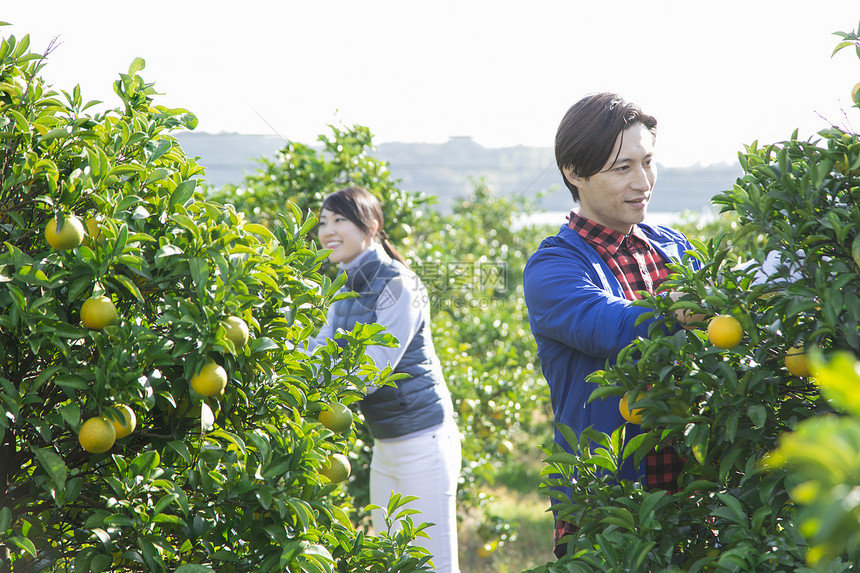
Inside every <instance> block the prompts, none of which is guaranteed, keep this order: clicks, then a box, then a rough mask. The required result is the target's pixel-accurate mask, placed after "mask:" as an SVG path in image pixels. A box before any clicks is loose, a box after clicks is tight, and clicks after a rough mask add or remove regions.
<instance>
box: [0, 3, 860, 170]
mask: <svg viewBox="0 0 860 573" xmlns="http://www.w3.org/2000/svg"><path fill="white" fill-rule="evenodd" d="M4 4H5V5H4V6H3V7H2V8H0V21H4V22H7V23H9V24H11V26H5V27H0V35H2V37H4V38H6V37H8V36H10V35H14V36H15V37H16V38H18V39H19V40H20V39H21V38H22V37H23V36H25V35H29V36H30V44H31V49H32V50H33V51H35V52H38V53H42V52H44V51H45V49H46V48H47V47H48V45H49V43H50V42H51V40H52V39H54V38H56V39H57V46H56V48H55V49H54V50H53V52H52V53H51V54H50V55H49V58H48V62H47V66H46V67H45V68H44V69H43V71H42V76H43V77H44V78H45V80H46V81H47V82H48V83H49V84H51V85H52V86H53V88H54V89H55V90H57V91H59V90H65V91H71V90H72V89H73V88H74V86H75V85H78V84H79V85H80V86H81V90H82V94H83V97H84V99H85V100H101V101H103V102H105V103H104V104H103V105H102V106H101V107H97V108H95V109H104V108H115V107H118V106H119V105H120V104H119V99H118V98H117V97H116V95H115V94H114V93H113V91H112V85H113V82H114V81H115V80H116V79H118V74H120V73H124V72H126V71H127V70H128V68H129V65H130V64H131V62H132V61H133V60H134V58H136V57H141V58H143V59H144V60H145V61H146V68H145V69H144V70H143V71H142V72H141V75H142V76H143V78H144V80H145V81H147V82H153V83H154V84H155V88H156V90H157V91H158V92H159V93H160V94H162V95H160V96H158V97H157V98H156V101H155V103H156V104H161V105H165V106H168V107H180V108H185V109H188V110H189V111H191V112H193V113H194V114H195V115H197V117H198V119H199V125H198V127H197V129H196V131H198V132H206V133H222V132H225V133H247V134H269V135H277V136H279V137H282V138H284V139H285V140H291V141H297V142H302V143H306V144H314V143H315V142H316V140H317V137H318V136H319V135H321V134H326V135H328V134H330V133H331V131H330V127H329V126H330V125H335V126H339V127H343V126H350V125H354V124H358V125H363V126H366V127H368V128H369V129H370V131H371V132H372V133H373V134H374V142H375V143H376V144H380V143H387V142H410V143H413V142H428V143H443V142H445V141H447V140H448V139H449V138H450V137H453V136H469V137H472V138H473V139H474V140H475V141H476V142H477V143H479V144H481V145H483V146H485V147H511V146H517V145H524V146H538V147H552V144H553V139H554V136H555V130H556V128H557V127H558V122H559V120H560V119H561V117H562V116H563V115H564V112H565V111H566V110H567V109H568V107H570V106H571V105H572V104H573V103H575V102H576V101H577V100H578V99H580V98H581V97H582V96H583V95H586V94H588V93H593V92H599V91H612V92H616V93H619V94H621V95H622V96H624V97H625V98H626V99H628V100H631V101H633V102H636V103H638V104H639V105H640V106H641V107H642V108H643V109H644V111H646V112H647V113H650V114H652V115H654V116H656V117H657V120H658V131H659V135H658V141H657V145H658V148H657V153H658V155H657V160H658V162H659V163H660V164H662V165H667V166H687V165H696V164H699V165H711V164H715V163H724V162H734V161H736V160H737V155H738V153H739V152H742V151H743V149H744V146H745V145H748V144H750V143H752V142H754V141H758V142H759V143H761V144H766V143H773V142H778V141H783V140H786V139H788V138H790V137H791V134H792V132H793V131H794V130H795V129H797V130H798V134H799V136H800V137H801V138H802V139H809V138H814V136H815V134H816V132H818V131H819V130H821V129H824V128H826V127H828V126H830V125H839V126H842V127H846V128H849V129H851V130H852V131H857V130H858V128H860V110H858V109H856V108H852V107H851V99H850V93H851V88H852V87H853V86H854V84H855V83H857V82H860V59H858V57H857V55H856V54H855V52H854V51H853V50H842V51H840V52H838V53H837V54H836V55H832V52H833V49H834V48H835V46H836V44H837V43H838V41H839V38H838V37H837V36H835V35H834V32H836V31H845V32H848V31H851V30H854V29H856V27H857V25H858V20H860V4H858V2H857V0H818V1H816V2H809V1H803V0H778V1H771V0H745V1H739V0H721V1H711V2H707V3H706V2H691V1H690V0H683V1H675V0H667V1H660V0H652V1H651V2H642V1H636V2H634V1H632V0H617V1H615V2H596V1H590V0H589V1H581V0H566V1H562V0H546V1H542V0H528V1H526V0H519V1H509V0H493V1H486V0H457V1H450V0H436V1H434V2H416V1H409V0H396V1H395V0H384V1H382V0H380V1H377V0H364V1H360V2H356V1H354V0H351V1H340V0H339V1H331V0H302V1H294V0H280V1H263V0H244V1H243V2H229V3H227V2H224V3H221V2H212V1H211V0H206V1H198V0H170V1H165V0H148V1H147V2H133V3H132V2H118V1H116V0H81V1H80V2H75V3H69V2H68V0H63V1H59V0H39V1H38V2H36V1H27V2H11V1H9V2H4Z"/></svg>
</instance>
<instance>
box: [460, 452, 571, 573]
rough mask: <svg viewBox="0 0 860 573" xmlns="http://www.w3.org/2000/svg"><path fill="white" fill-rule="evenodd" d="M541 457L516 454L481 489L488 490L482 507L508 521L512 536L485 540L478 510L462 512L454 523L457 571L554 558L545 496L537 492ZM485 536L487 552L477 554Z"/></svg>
mask: <svg viewBox="0 0 860 573" xmlns="http://www.w3.org/2000/svg"><path fill="white" fill-rule="evenodd" d="M541 459H542V453H541V452H540V451H539V450H534V451H532V452H528V453H526V454H522V455H520V456H519V457H518V458H517V459H516V460H515V461H514V462H513V463H512V464H510V465H509V466H507V467H506V468H504V469H503V470H502V471H500V472H499V474H498V476H497V481H496V483H495V484H494V485H493V486H487V487H486V488H484V489H483V491H484V492H485V493H486V494H487V495H488V496H490V501H489V502H488V503H487V505H488V507H487V508H486V509H487V510H489V511H488V512H489V513H490V514H491V515H493V516H497V517H498V518H501V520H502V522H503V523H506V524H509V525H510V526H511V528H512V530H513V531H514V532H515V537H514V538H513V539H511V540H506V541H504V542H502V543H498V541H497V540H488V539H486V534H485V533H483V532H482V530H481V523H480V515H479V513H480V512H479V511H477V510H476V511H475V512H473V513H472V514H467V515H465V516H463V519H462V521H461V522H460V524H459V527H458V539H459V546H460V551H459V554H460V571H462V573H491V572H492V573H520V572H522V571H526V570H529V569H532V568H534V567H537V566H539V565H543V564H545V563H546V562H547V561H553V560H555V557H554V556H553V553H552V514H551V513H549V512H548V511H547V508H548V507H549V500H548V498H546V497H545V496H543V495H541V494H539V493H538V485H539V483H540V477H539V473H540V469H541V467H542V466H543V463H542V462H541ZM488 541H489V542H490V543H491V545H492V544H493V541H496V545H495V546H494V547H493V550H492V551H490V553H489V555H487V554H485V553H483V554H482V551H481V547H482V546H483V545H484V544H485V543H487V542H488Z"/></svg>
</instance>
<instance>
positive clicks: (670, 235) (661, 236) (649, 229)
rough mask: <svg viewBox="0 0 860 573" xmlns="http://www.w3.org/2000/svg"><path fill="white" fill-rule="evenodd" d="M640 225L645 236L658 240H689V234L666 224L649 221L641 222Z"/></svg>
mask: <svg viewBox="0 0 860 573" xmlns="http://www.w3.org/2000/svg"><path fill="white" fill-rule="evenodd" d="M638 227H639V228H640V229H642V232H644V233H645V236H646V237H648V238H649V239H651V240H656V241H661V242H662V241H672V242H675V243H677V242H683V243H686V242H687V236H686V235H685V234H684V233H682V232H681V231H678V230H677V229H673V228H672V227H668V226H666V225H648V224H647V223H639V225H638Z"/></svg>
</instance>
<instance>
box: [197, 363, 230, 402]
mask: <svg viewBox="0 0 860 573" xmlns="http://www.w3.org/2000/svg"><path fill="white" fill-rule="evenodd" d="M226 387H227V371H226V370H224V367H223V366H221V365H220V364H218V363H216V362H214V361H212V360H210V361H209V362H207V363H206V365H204V366H203V368H201V369H200V372H199V373H198V374H195V375H194V376H192V377H191V388H192V389H193V390H194V391H195V392H197V393H198V394H200V395H201V396H214V395H215V394H218V393H220V392H221V391H222V390H224V388H226Z"/></svg>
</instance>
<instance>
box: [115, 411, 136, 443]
mask: <svg viewBox="0 0 860 573" xmlns="http://www.w3.org/2000/svg"><path fill="white" fill-rule="evenodd" d="M114 410H116V411H117V413H118V414H119V415H120V416H122V420H123V421H122V422H120V421H119V420H117V419H115V418H111V424H113V429H114V430H115V431H116V439H120V438H124V437H126V436H127V435H129V434H131V433H132V432H133V431H134V429H135V428H136V427H137V416H135V415H134V410H132V409H131V408H129V407H128V406H126V405H125V404H114Z"/></svg>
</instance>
